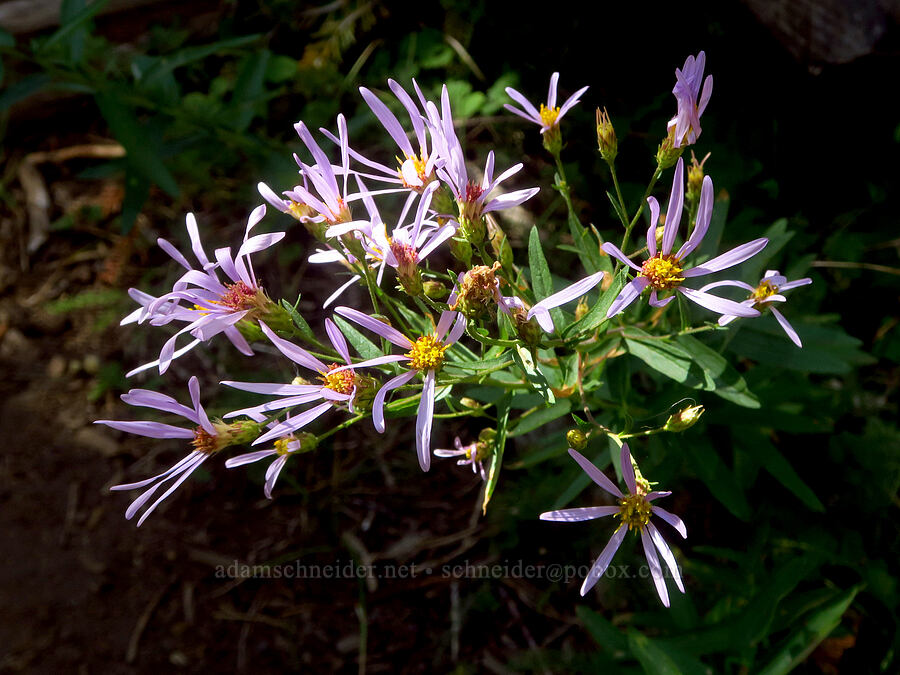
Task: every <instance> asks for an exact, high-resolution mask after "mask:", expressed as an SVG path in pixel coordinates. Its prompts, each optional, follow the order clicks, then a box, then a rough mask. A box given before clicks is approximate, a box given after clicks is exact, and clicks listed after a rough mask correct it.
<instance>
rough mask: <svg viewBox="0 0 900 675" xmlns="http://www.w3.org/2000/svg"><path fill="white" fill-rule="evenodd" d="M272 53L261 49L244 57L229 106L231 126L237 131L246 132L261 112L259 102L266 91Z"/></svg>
mask: <svg viewBox="0 0 900 675" xmlns="http://www.w3.org/2000/svg"><path fill="white" fill-rule="evenodd" d="M271 56H272V52H270V51H269V50H268V49H261V50H259V51H256V52H252V53H250V54H248V55H247V56H245V57H244V59H243V60H242V62H241V68H240V70H239V71H238V76H237V81H236V82H235V83H234V91H233V92H232V93H231V102H230V103H229V104H228V112H229V114H230V117H231V120H230V125H231V127H232V129H234V130H235V131H244V130H245V129H246V128H247V127H248V126H250V122H251V121H252V120H253V117H254V116H255V115H256V114H257V113H258V112H259V101H260V99H261V96H262V94H263V92H264V90H265V85H264V80H265V76H266V68H267V67H268V65H269V58H270V57H271Z"/></svg>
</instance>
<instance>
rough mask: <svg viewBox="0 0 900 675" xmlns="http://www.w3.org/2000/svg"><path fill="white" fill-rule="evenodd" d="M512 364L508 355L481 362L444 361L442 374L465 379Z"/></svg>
mask: <svg viewBox="0 0 900 675" xmlns="http://www.w3.org/2000/svg"><path fill="white" fill-rule="evenodd" d="M512 363H513V359H512V358H510V355H509V354H504V355H503V356H499V357H497V358H496V359H485V360H483V361H446V362H445V363H444V372H445V373H447V374H448V375H454V376H457V377H465V376H466V375H478V374H479V373H482V372H484V371H493V370H497V369H501V368H503V367H505V366H509V365H512Z"/></svg>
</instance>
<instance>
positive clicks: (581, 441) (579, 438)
mask: <svg viewBox="0 0 900 675" xmlns="http://www.w3.org/2000/svg"><path fill="white" fill-rule="evenodd" d="M566 441H567V442H568V444H569V447H570V448H572V449H573V450H579V451H580V450H584V449H585V448H586V447H587V436H585V435H584V432H583V431H582V430H581V429H569V430H568V431H567V432H566Z"/></svg>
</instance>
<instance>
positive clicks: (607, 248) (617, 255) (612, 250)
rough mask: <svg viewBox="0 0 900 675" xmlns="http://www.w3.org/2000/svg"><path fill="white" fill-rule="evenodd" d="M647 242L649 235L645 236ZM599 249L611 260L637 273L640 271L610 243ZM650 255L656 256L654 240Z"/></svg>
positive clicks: (638, 267)
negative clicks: (609, 256) (610, 257)
mask: <svg viewBox="0 0 900 675" xmlns="http://www.w3.org/2000/svg"><path fill="white" fill-rule="evenodd" d="M647 241H648V242H649V241H650V235H649V233H648V234H647ZM600 248H602V249H603V250H604V251H606V252H607V253H608V254H609V255H611V256H612V257H613V258H615V259H616V260H618V261H619V262H622V263H625V264H626V265H628V266H629V267H630V268H631V269H633V270H635V271H637V272H640V271H641V268H640V266H639V265H636V264H634V263H633V262H631V260H630V259H629V258H628V256H627V255H625V254H624V253H622V250H621V249H620V248H619V247H618V246H616V245H615V244H611V243H610V242H608V241H607V242H605V243H604V244H603V246H601V247H600ZM651 255H656V239H655V238H654V239H653V252H652V253H651ZM601 276H602V275H601Z"/></svg>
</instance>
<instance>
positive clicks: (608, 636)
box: [575, 605, 628, 653]
mask: <svg viewBox="0 0 900 675" xmlns="http://www.w3.org/2000/svg"><path fill="white" fill-rule="evenodd" d="M575 614H577V615H578V619H579V620H580V621H581V623H582V624H584V627H585V628H586V629H587V632H588V633H590V635H591V637H592V638H594V642H596V643H597V644H598V645H600V647H601V648H603V649H604V650H606V651H608V652H613V653H615V652H625V651H626V650H627V649H628V642H627V640H626V638H625V635H624V634H623V633H622V631H620V630H619V629H618V628H616V627H615V626H613V625H612V624H611V623H610V622H609V621H607V619H606V617H604V616H603V615H602V614H600V613H599V612H595V611H594V610H592V609H589V608H587V607H585V606H584V605H578V606H576V607H575Z"/></svg>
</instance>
